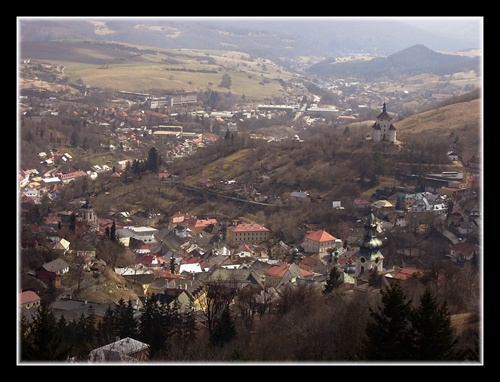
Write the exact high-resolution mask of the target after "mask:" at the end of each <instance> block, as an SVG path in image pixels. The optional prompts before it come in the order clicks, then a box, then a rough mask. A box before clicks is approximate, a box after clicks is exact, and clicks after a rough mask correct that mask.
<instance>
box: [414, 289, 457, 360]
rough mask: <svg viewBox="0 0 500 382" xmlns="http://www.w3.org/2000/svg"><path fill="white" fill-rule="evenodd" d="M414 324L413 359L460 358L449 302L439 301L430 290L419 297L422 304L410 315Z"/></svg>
mask: <svg viewBox="0 0 500 382" xmlns="http://www.w3.org/2000/svg"><path fill="white" fill-rule="evenodd" d="M409 318H410V321H411V324H412V331H411V338H412V346H413V351H412V360H415V361H449V360H454V359H457V358H459V354H458V352H457V351H455V347H456V344H457V341H458V339H457V338H454V335H453V330H452V327H451V315H450V313H449V311H448V308H447V306H446V302H443V303H442V304H439V303H438V302H437V301H436V299H435V298H434V296H433V295H432V293H431V291H430V290H429V289H426V290H425V291H424V293H423V295H422V296H421V298H420V305H419V306H418V307H417V308H415V309H413V310H412V312H411V314H410V317H409Z"/></svg>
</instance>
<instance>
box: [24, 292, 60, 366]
mask: <svg viewBox="0 0 500 382" xmlns="http://www.w3.org/2000/svg"><path fill="white" fill-rule="evenodd" d="M26 325H27V326H26ZM24 328H25V329H27V330H23V332H22V335H23V336H24V337H23V339H22V340H21V345H22V346H23V347H24V348H23V349H21V355H22V361H61V360H66V358H67V357H68V355H69V348H67V347H66V346H64V345H65V344H64V341H63V338H62V333H61V332H59V331H58V330H57V320H56V318H55V317H54V314H53V313H52V309H51V308H50V306H49V305H48V304H45V303H43V302H42V303H41V304H40V306H39V307H38V310H37V312H36V313H35V317H34V319H33V322H32V323H31V324H26V323H24Z"/></svg>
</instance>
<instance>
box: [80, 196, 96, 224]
mask: <svg viewBox="0 0 500 382" xmlns="http://www.w3.org/2000/svg"><path fill="white" fill-rule="evenodd" d="M80 216H81V220H82V221H84V222H85V223H87V224H88V225H89V226H90V227H92V230H93V231H97V215H96V213H95V212H94V207H93V206H92V203H91V202H90V200H87V202H86V203H85V204H84V205H83V206H81V207H80Z"/></svg>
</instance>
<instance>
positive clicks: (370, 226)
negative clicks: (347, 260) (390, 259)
mask: <svg viewBox="0 0 500 382" xmlns="http://www.w3.org/2000/svg"><path fill="white" fill-rule="evenodd" d="M364 227H365V232H364V236H363V238H362V239H359V240H358V241H357V244H358V245H359V247H360V250H359V251H358V253H357V254H356V255H355V258H356V268H355V271H354V277H355V278H357V277H358V276H360V275H362V274H363V273H364V272H365V271H369V270H370V269H375V270H376V271H377V272H378V273H382V271H383V263H384V256H383V255H382V253H381V252H380V247H382V245H383V243H382V240H380V239H379V238H377V227H378V225H377V221H376V218H375V215H373V210H371V211H370V213H369V214H368V217H367V219H366V222H365V224H364ZM356 284H357V282H356Z"/></svg>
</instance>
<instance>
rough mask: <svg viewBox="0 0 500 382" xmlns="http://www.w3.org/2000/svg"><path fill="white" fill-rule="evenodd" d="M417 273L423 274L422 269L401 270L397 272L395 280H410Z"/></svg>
mask: <svg viewBox="0 0 500 382" xmlns="http://www.w3.org/2000/svg"><path fill="white" fill-rule="evenodd" d="M415 273H422V271H421V270H420V269H416V268H401V269H400V270H399V272H397V273H396V274H395V275H394V276H393V278H394V279H397V280H408V279H409V278H410V277H412V276H413V275H414V274H415Z"/></svg>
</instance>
